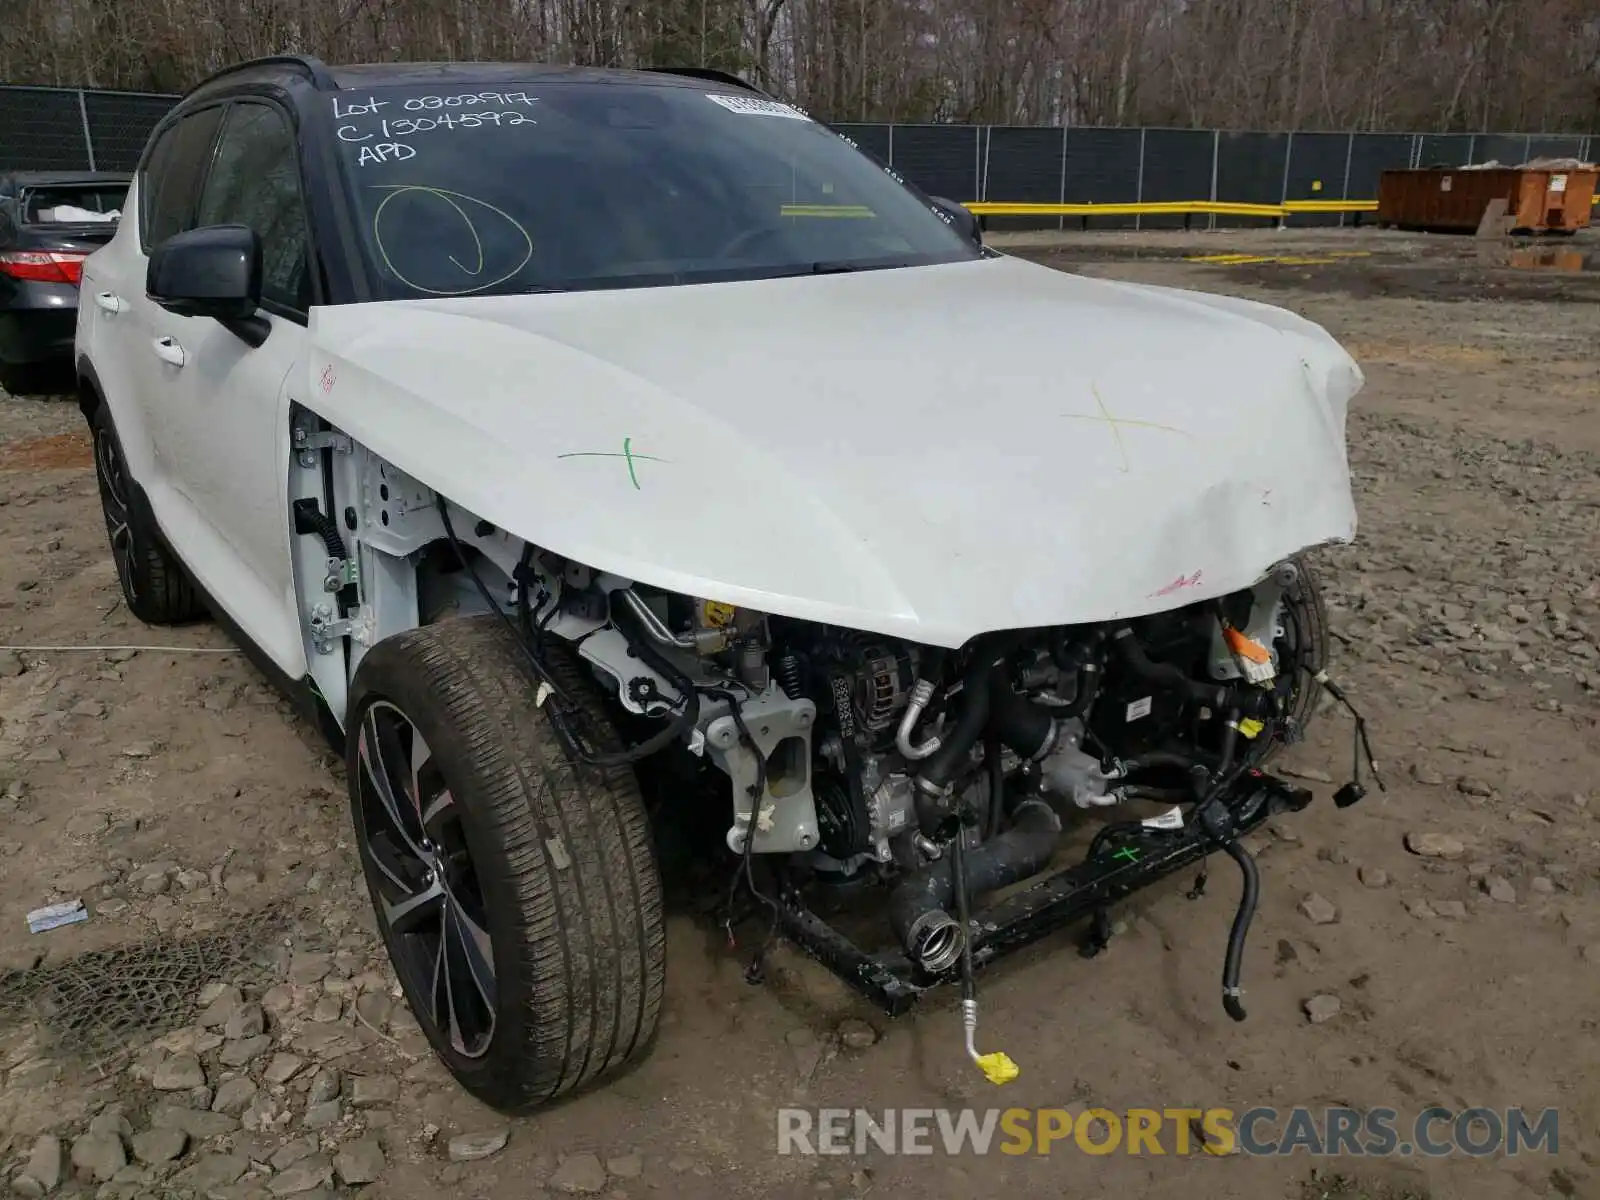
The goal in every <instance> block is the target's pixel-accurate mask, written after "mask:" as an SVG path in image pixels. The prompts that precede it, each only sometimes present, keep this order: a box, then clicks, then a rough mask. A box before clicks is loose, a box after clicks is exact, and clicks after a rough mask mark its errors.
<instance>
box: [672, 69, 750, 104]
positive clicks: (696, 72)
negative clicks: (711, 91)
mask: <svg viewBox="0 0 1600 1200" xmlns="http://www.w3.org/2000/svg"><path fill="white" fill-rule="evenodd" d="M640 70H643V71H651V72H654V73H655V74H657V75H683V76H686V77H687V78H689V79H704V80H707V81H709V82H711V83H726V84H728V85H729V86H730V87H736V88H743V89H744V90H745V91H747V92H754V93H756V95H758V96H768V93H766V92H764V91H762V90H761V89H760V88H758V87H757V86H756V85H755V84H753V83H751V82H750V81H749V80H748V79H741V78H740V77H739V76H737V75H735V74H733V73H732V72H731V71H719V70H717V69H716V68H715V67H641V68H640ZM768 98H769V99H770V98H771V97H770V96H768Z"/></svg>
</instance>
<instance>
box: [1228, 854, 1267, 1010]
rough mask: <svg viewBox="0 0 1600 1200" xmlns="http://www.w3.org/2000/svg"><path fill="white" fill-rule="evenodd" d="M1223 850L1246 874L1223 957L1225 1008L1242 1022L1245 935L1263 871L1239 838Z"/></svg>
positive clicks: (1254, 906) (1244, 874) (1241, 871)
mask: <svg viewBox="0 0 1600 1200" xmlns="http://www.w3.org/2000/svg"><path fill="white" fill-rule="evenodd" d="M1222 852H1223V853H1224V854H1226V855H1227V856H1228V857H1229V858H1231V859H1233V861H1234V862H1236V863H1238V864H1239V873H1240V874H1242V875H1243V876H1244V889H1243V890H1242V891H1241V892H1240V894H1239V908H1238V911H1237V912H1235V913H1234V914H1233V928H1232V929H1230V930H1228V953H1227V955H1226V956H1225V957H1224V958H1223V960H1222V1007H1223V1008H1224V1009H1225V1010H1226V1011H1227V1013H1228V1015H1229V1016H1230V1017H1232V1018H1233V1019H1234V1020H1235V1021H1242V1020H1244V1019H1245V1011H1244V1004H1243V1003H1241V1001H1240V999H1239V995H1240V992H1239V975H1240V972H1241V971H1242V970H1243V969H1244V940H1245V936H1246V935H1247V934H1248V933H1249V932H1250V921H1251V919H1252V918H1253V917H1254V916H1255V915H1256V900H1257V898H1258V897H1259V896H1260V894H1261V874H1260V872H1259V871H1257V870H1256V860H1255V859H1253V858H1251V857H1250V851H1248V850H1246V849H1245V848H1244V847H1243V846H1241V845H1240V844H1239V843H1238V842H1237V841H1236V840H1235V839H1233V838H1229V839H1227V840H1226V841H1225V842H1223V843H1222Z"/></svg>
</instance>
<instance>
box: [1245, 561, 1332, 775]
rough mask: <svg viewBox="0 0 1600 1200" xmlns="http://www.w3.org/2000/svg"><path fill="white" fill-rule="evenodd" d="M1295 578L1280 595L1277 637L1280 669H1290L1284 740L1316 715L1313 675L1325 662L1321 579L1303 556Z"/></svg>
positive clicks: (1277, 746) (1318, 694) (1276, 745)
mask: <svg viewBox="0 0 1600 1200" xmlns="http://www.w3.org/2000/svg"><path fill="white" fill-rule="evenodd" d="M1294 564H1295V567H1296V568H1297V570H1298V574H1297V577H1296V579H1295V581H1294V583H1293V584H1291V585H1290V587H1289V588H1288V590H1287V591H1286V592H1285V594H1284V598H1283V617H1284V633H1283V636H1282V637H1281V638H1279V639H1277V643H1278V645H1277V648H1278V652H1279V653H1278V661H1279V663H1280V664H1281V667H1280V669H1282V670H1285V671H1293V672H1294V690H1293V692H1292V693H1291V696H1290V701H1289V711H1288V721H1287V728H1286V730H1285V735H1286V740H1287V741H1288V742H1297V741H1299V740H1300V739H1301V738H1303V737H1304V736H1305V733H1306V730H1307V728H1308V727H1309V726H1310V724H1311V722H1312V720H1313V719H1314V718H1315V717H1316V714H1317V708H1318V704H1319V702H1320V701H1321V699H1322V688H1321V686H1320V685H1319V684H1318V683H1317V682H1316V678H1315V677H1316V675H1317V673H1318V672H1319V671H1321V670H1322V669H1323V668H1325V667H1326V666H1327V665H1328V608H1327V603H1326V602H1325V601H1324V600H1323V597H1322V580H1321V578H1320V577H1319V575H1318V574H1317V570H1316V568H1315V567H1313V566H1312V565H1311V564H1310V563H1309V562H1308V561H1307V560H1306V559H1304V558H1296V559H1294ZM1283 745H1284V742H1282V741H1276V740H1275V741H1274V742H1273V743H1272V744H1271V745H1270V746H1268V747H1267V749H1266V751H1265V752H1264V753H1263V754H1262V756H1261V759H1260V761H1261V762H1266V761H1267V760H1268V759H1271V758H1273V757H1275V756H1276V755H1277V754H1278V752H1279V751H1280V750H1281V749H1282V748H1283Z"/></svg>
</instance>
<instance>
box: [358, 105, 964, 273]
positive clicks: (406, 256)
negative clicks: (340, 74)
mask: <svg viewBox="0 0 1600 1200" xmlns="http://www.w3.org/2000/svg"><path fill="white" fill-rule="evenodd" d="M710 86H715V85H710ZM510 88H511V85H506V84H497V85H494V88H493V89H485V90H475V91H467V90H464V89H463V88H461V87H453V88H452V87H437V86H434V87H426V88H419V87H411V86H407V87H376V88H372V89H369V90H363V91H345V92H342V93H340V94H339V95H338V96H335V97H330V103H331V106H332V120H333V127H334V131H335V133H336V135H337V139H338V146H339V151H340V155H341V158H342V160H343V166H344V174H345V182H346V185H347V187H348V189H349V193H350V195H351V197H352V199H353V202H354V205H355V208H356V212H357V218H358V220H357V226H358V228H359V231H360V235H361V237H362V238H363V240H364V242H365V244H366V250H367V253H368V256H369V259H370V261H371V263H372V266H373V271H374V274H375V275H376V277H377V279H378V281H379V286H380V289H381V292H382V294H383V296H384V297H385V298H389V299H399V298H407V297H417V296H465V295H484V294H488V295H496V294H499V295H504V294H509V293H518V292H529V291H539V290H568V289H580V288H604V287H642V286H659V285H665V284H681V283H699V282H712V281H718V280H730V279H755V278H765V277H772V276H778V275H795V274H810V273H831V272H835V271H851V270H872V269H882V268H887V267H898V266H912V265H922V264H928V263H939V262H953V261H958V260H962V259H968V258H975V257H977V256H978V255H979V250H978V248H977V247H976V246H974V245H973V244H972V243H971V242H969V241H968V240H967V239H966V238H964V237H963V236H962V235H961V234H960V233H959V232H958V231H957V230H956V229H955V228H954V227H953V226H952V225H951V224H950V223H949V221H948V220H947V219H946V218H945V217H943V216H941V215H938V214H937V213H936V212H935V210H934V209H933V208H932V207H931V206H930V205H929V203H928V201H927V200H926V199H924V198H922V197H920V196H919V195H917V193H915V192H913V191H912V190H910V189H909V188H907V187H906V186H904V185H903V184H901V183H899V182H897V180H896V179H894V178H892V177H891V176H890V175H888V174H887V173H886V172H885V171H884V170H883V168H881V167H880V166H878V165H877V164H876V163H874V162H873V161H872V160H871V159H869V158H867V157H866V156H864V155H863V154H861V153H860V152H858V151H857V150H855V149H854V148H853V147H852V146H850V145H849V144H848V143H846V142H845V141H844V140H843V139H841V138H840V137H838V136H837V135H836V134H834V133H832V132H831V131H830V130H828V129H826V128H825V127H823V126H822V125H819V124H817V123H816V122H814V121H812V120H810V119H809V118H807V117H805V116H803V115H802V114H800V113H799V112H797V111H796V110H794V109H792V108H789V107H787V106H786V105H781V104H778V103H776V102H774V101H769V100H764V99H761V98H759V97H755V96H747V95H743V94H738V93H731V92H729V93H724V92H717V91H709V90H708V88H707V86H705V85H700V86H689V87H684V86H678V85H675V84H673V83H666V82H664V83H663V84H661V85H655V86H652V85H649V84H636V83H616V82H597V81H593V80H590V81H581V82H580V81H571V80H564V81H549V80H545V81H541V82H539V83H537V84H533V83H530V84H528V85H527V86H526V87H519V88H516V89H514V90H506V89H510Z"/></svg>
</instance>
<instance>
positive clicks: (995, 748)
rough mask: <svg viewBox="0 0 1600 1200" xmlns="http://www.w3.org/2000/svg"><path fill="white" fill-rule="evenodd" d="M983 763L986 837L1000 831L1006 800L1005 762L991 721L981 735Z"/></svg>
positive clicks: (984, 830) (984, 834)
mask: <svg viewBox="0 0 1600 1200" xmlns="http://www.w3.org/2000/svg"><path fill="white" fill-rule="evenodd" d="M983 765H984V767H985V769H986V770H987V771H988V773H989V811H988V813H987V814H986V816H985V820H984V823H983V836H984V838H985V839H988V838H992V837H993V836H994V835H995V834H997V833H999V832H1000V817H1001V815H1002V814H1003V813H1004V811H1005V800H1006V764H1005V762H1004V760H1003V759H1001V757H1000V738H999V736H998V735H997V734H996V733H995V731H994V725H993V724H992V723H991V724H990V726H989V728H988V729H987V730H986V731H985V732H984V735H983Z"/></svg>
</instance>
